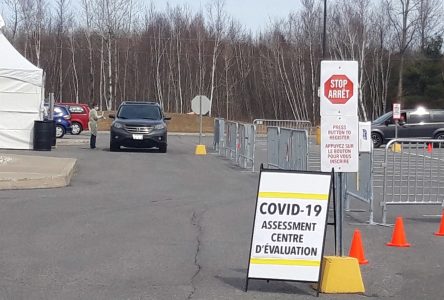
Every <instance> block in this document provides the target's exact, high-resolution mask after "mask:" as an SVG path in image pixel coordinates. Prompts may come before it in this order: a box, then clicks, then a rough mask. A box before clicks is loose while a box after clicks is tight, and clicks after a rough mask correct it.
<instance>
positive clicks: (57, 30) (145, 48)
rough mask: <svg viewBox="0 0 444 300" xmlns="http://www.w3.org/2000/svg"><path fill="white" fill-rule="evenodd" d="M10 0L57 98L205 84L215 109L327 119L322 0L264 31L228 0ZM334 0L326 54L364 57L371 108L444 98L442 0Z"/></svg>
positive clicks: (11, 23)
mask: <svg viewBox="0 0 444 300" xmlns="http://www.w3.org/2000/svg"><path fill="white" fill-rule="evenodd" d="M3 1H5V3H4V6H3V9H4V11H5V13H4V15H5V16H6V18H5V19H6V21H7V27H6V30H4V32H5V34H6V35H7V37H8V38H9V39H10V41H11V42H12V43H13V44H14V45H15V46H16V47H17V49H18V50H19V51H20V52H21V53H23V54H24V55H25V56H26V57H27V58H28V59H30V60H31V61H32V62H33V63H35V64H36V65H39V66H40V67H41V68H43V69H44V70H45V72H46V83H45V86H46V92H47V93H48V92H54V94H55V98H56V100H59V101H60V100H63V101H78V102H93V101H94V102H98V103H99V104H100V106H101V107H102V108H103V109H107V110H111V109H114V108H115V107H116V106H117V105H118V104H119V103H120V102H121V101H123V100H151V101H158V102H160V103H161V104H162V105H163V106H164V108H165V110H166V111H168V112H178V113H186V112H189V111H190V109H191V108H190V106H191V105H190V101H191V99H192V98H193V97H194V96H196V95H198V94H203V95H207V96H208V98H210V99H211V100H212V103H213V107H212V112H211V114H212V115H213V116H220V117H225V118H229V119H238V120H245V121H247V120H252V119H254V118H273V119H306V120H311V121H313V122H315V123H317V122H318V121H319V117H318V115H319V98H318V86H319V66H320V61H321V59H322V56H323V48H322V45H323V34H322V33H323V1H322V0H301V1H300V4H299V5H297V7H299V10H297V11H293V12H289V16H288V18H286V19H285V20H281V21H280V22H276V23H273V24H269V25H268V27H267V29H266V30H265V31H264V32H260V33H251V32H248V31H247V30H246V29H245V28H244V27H242V25H240V23H239V22H237V21H236V20H233V19H231V18H230V17H229V15H228V14H227V13H226V11H225V10H224V3H223V1H218V0H216V1H214V2H213V3H212V4H211V5H209V6H208V7H206V8H205V9H204V10H203V11H201V12H193V11H191V10H190V9H188V8H187V7H168V8H167V9H166V10H164V11H159V10H157V9H156V8H155V6H154V5H153V4H151V5H148V6H147V7H144V5H145V3H144V2H136V0H81V2H80V3H77V2H76V5H74V4H72V3H70V2H69V1H68V0H55V2H48V1H49V0H3ZM50 4H51V5H50ZM328 5H329V6H328V18H327V39H326V41H327V43H326V48H325V49H326V51H325V55H324V56H325V58H326V59H344V60H357V61H358V62H359V65H360V82H359V86H360V90H361V93H360V99H359V113H360V116H361V119H372V118H374V117H375V116H378V115H380V114H382V113H383V112H385V111H386V110H387V109H388V108H387V107H390V105H391V103H392V101H393V100H395V99H396V101H400V102H402V103H403V106H414V105H416V104H423V105H426V106H429V107H431V106H441V107H442V106H443V104H444V75H443V74H444V71H443V70H444V61H443V58H442V52H441V47H442V33H443V21H442V14H443V7H442V0H410V1H402V0H372V1H370V0H356V1H349V0H336V1H332V0H330V1H328ZM252 9H254V8H253V7H252Z"/></svg>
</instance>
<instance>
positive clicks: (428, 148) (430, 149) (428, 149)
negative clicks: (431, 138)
mask: <svg viewBox="0 0 444 300" xmlns="http://www.w3.org/2000/svg"><path fill="white" fill-rule="evenodd" d="M432 150H433V146H432V143H429V144H428V145H427V152H428V153H432Z"/></svg>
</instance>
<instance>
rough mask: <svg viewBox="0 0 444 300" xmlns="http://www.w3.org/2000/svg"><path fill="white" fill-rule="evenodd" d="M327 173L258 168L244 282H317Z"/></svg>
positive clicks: (323, 240)
mask: <svg viewBox="0 0 444 300" xmlns="http://www.w3.org/2000/svg"><path fill="white" fill-rule="evenodd" d="M331 177H332V175H331V174H330V173H321V172H303V171H287V170H274V169H261V173H260V177H259V187H258V193H257V200H256V201H257V202H256V210H255V217H254V225H253V233H252V238H251V247H250V255H249V262H248V272H247V284H246V290H248V280H249V279H265V280H287V281H304V282H319V280H320V275H321V274H320V273H321V262H322V257H323V251H324V242H325V229H326V225H327V212H328V203H329V196H330V189H331V188H332V186H331Z"/></svg>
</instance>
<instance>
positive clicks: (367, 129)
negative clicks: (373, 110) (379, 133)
mask: <svg viewBox="0 0 444 300" xmlns="http://www.w3.org/2000/svg"><path fill="white" fill-rule="evenodd" d="M371 133H372V122H359V152H367V153H371V152H372V145H373V141H372V137H371Z"/></svg>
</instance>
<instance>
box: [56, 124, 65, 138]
mask: <svg viewBox="0 0 444 300" xmlns="http://www.w3.org/2000/svg"><path fill="white" fill-rule="evenodd" d="M64 135H65V128H64V127H63V126H62V125H56V138H62V137H63V136H64Z"/></svg>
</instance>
